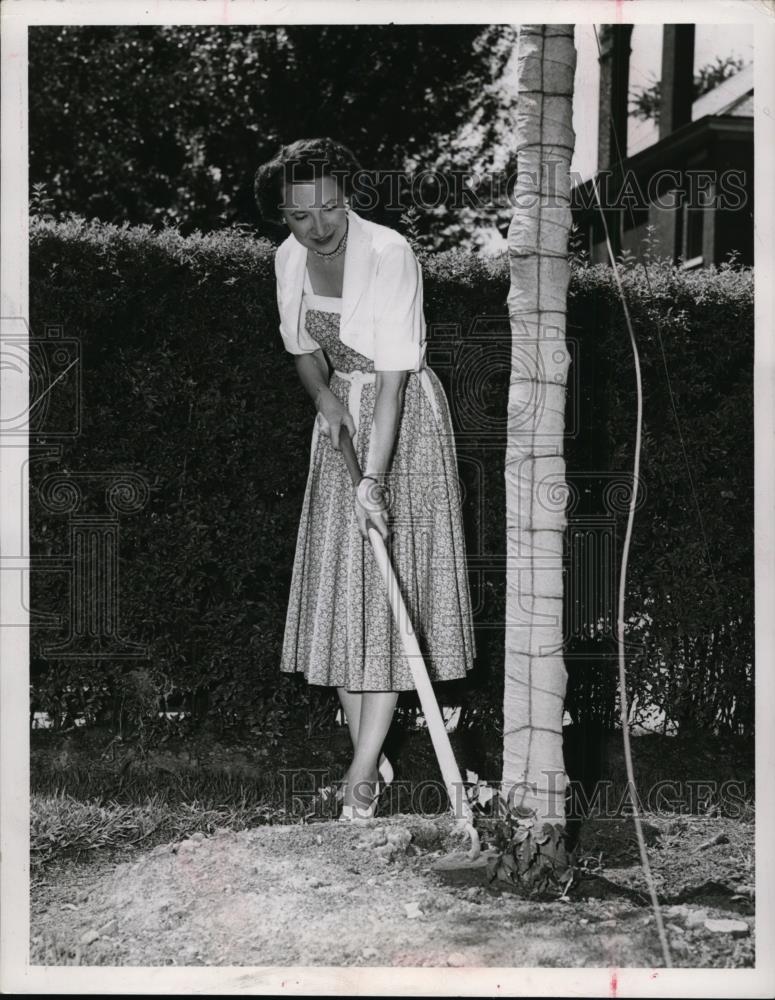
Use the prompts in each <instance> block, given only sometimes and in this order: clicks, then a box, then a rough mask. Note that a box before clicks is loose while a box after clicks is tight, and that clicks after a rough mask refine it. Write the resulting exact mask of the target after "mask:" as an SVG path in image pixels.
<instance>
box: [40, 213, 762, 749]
mask: <svg viewBox="0 0 775 1000" xmlns="http://www.w3.org/2000/svg"><path fill="white" fill-rule="evenodd" d="M273 253H274V247H273V245H272V244H270V243H269V242H268V241H265V240H262V239H255V238H254V237H253V236H252V235H251V234H249V233H246V232H244V231H242V230H240V229H230V230H226V231H223V232H221V233H217V234H210V235H207V236H202V235H201V234H198V233H197V234H194V235H192V236H188V237H183V236H181V235H180V234H179V233H178V232H177V231H176V230H174V229H166V230H163V231H161V232H154V231H152V230H151V228H150V227H142V226H141V227H134V228H132V227H129V226H124V227H116V226H113V225H109V224H104V223H100V222H97V221H92V222H87V221H85V220H83V219H81V218H78V217H70V218H68V219H65V220H60V221H55V220H53V219H50V218H34V219H33V220H32V222H31V262H30V300H31V310H32V317H31V320H32V330H33V341H34V344H35V345H36V346H35V350H36V351H39V352H41V354H40V356H41V357H43V356H44V355H45V358H49V357H50V355H51V350H52V347H51V344H52V343H53V341H54V339H55V338H56V337H58V336H59V337H61V338H64V339H65V340H68V339H69V340H72V341H73V342H74V343H75V345H77V349H78V350H79V351H80V362H79V364H78V365H76V366H75V369H74V370H73V374H72V375H70V376H68V377H65V378H63V379H62V380H61V381H60V383H59V384H58V385H57V386H56V387H55V389H56V391H55V392H52V393H50V394H49V400H48V403H47V407H48V408H47V410H46V411H45V413H43V414H41V415H38V414H36V416H35V419H36V420H37V421H38V422H37V423H36V425H35V433H34V435H32V438H31V446H35V447H33V458H34V460H33V462H32V465H31V470H30V505H31V515H30V523H31V541H32V553H33V557H35V556H39V557H41V559H40V562H39V563H36V564H35V565H36V566H37V567H38V571H37V572H35V573H34V574H33V581H32V600H33V607H34V608H35V609H36V612H40V615H41V617H39V618H38V619H37V620H36V621H35V623H34V625H33V630H32V640H33V660H32V708H33V709H34V710H38V711H46V712H49V713H51V715H52V717H53V719H54V721H55V724H56V725H68V724H72V722H73V720H74V719H75V718H76V717H77V716H82V717H84V718H85V719H86V721H87V722H88V723H100V722H104V723H109V724H111V725H113V726H114V728H116V729H117V731H120V732H129V731H137V729H138V728H139V727H142V726H143V725H148V724H150V721H151V719H152V718H154V717H155V716H157V714H158V711H157V710H158V707H159V704H160V703H161V704H166V705H167V707H168V708H171V709H172V708H176V707H183V708H185V709H186V710H187V711H190V712H192V713H193V717H194V718H197V719H200V720H206V721H207V720H217V721H218V722H219V723H220V724H221V725H231V724H239V725H240V726H241V727H243V728H244V727H246V728H248V729H249V730H251V731H253V732H255V733H259V734H262V733H263V734H264V735H265V736H270V735H272V736H273V738H277V735H278V734H279V733H281V732H283V731H284V730H285V729H286V728H287V727H289V726H292V725H301V724H305V723H306V724H308V725H310V724H311V720H313V719H315V718H318V717H321V718H322V717H325V716H326V713H329V714H330V712H331V711H332V709H333V707H334V705H335V702H334V699H333V698H332V697H329V695H330V692H325V691H323V692H321V691H310V690H309V689H308V688H307V686H306V685H305V684H304V683H303V680H302V679H301V677H288V676H285V675H281V674H280V673H279V671H278V660H279V650H280V645H281V642H282V631H283V626H284V621H285V603H286V600H287V593H288V587H289V583H290V569H291V565H292V557H293V549H294V545H295V538H296V529H297V525H298V517H299V513H300V509H301V501H302V496H303V490H304V483H305V478H306V472H307V467H308V461H309V435H310V431H311V423H312V419H313V415H314V414H313V410H312V405H311V403H310V401H309V400H308V398H307V397H306V395H305V393H304V390H303V389H302V387H301V386H300V384H299V383H298V379H297V377H296V374H295V369H294V366H293V363H292V361H291V359H290V356H289V355H287V354H286V353H285V352H284V351H283V349H282V345H281V341H280V336H279V333H278V330H277V322H278V320H277V312H276V304H275V297H274V275H273V265H272V260H273ZM420 255H421V262H422V265H423V271H424V278H425V311H426V318H427V320H428V325H429V349H428V357H429V362H430V364H431V366H432V367H434V369H435V370H436V371H437V372H438V374H439V376H440V377H441V379H442V381H443V382H444V384H445V388H446V389H447V392H448V395H449V398H450V403H451V407H452V412H453V419H454V423H455V428H456V434H457V448H458V458H459V465H460V474H461V481H462V483H463V486H464V516H465V522H466V531H467V540H468V551H469V557H470V560H471V581H472V588H473V596H474V602H475V606H476V629H477V652H478V656H477V666H476V670H475V671H474V676H473V677H472V678H471V680H470V681H469V682H467V683H455V684H447V685H440V693H441V695H442V698H443V699H444V700H445V701H447V702H448V703H450V704H461V703H462V704H463V705H464V713H463V718H462V720H461V721H462V724H463V725H465V726H479V725H484V724H487V725H491V726H493V727H495V731H496V732H497V731H498V730H499V727H500V725H501V703H502V678H503V618H504V568H505V561H504V557H503V553H504V552H505V540H504V504H505V495H504V482H503V458H504V447H505V429H506V427H505V409H506V398H507V391H508V380H509V365H510V351H511V342H510V331H509V325H508V321H507V318H506V316H505V298H506V293H507V288H508V265H507V259H506V257H505V255H502V256H500V257H494V258H485V257H479V256H477V255H474V254H470V253H464V252H458V251H447V252H445V253H440V254H427V253H422V252H420ZM622 264H623V281H624V286H625V290H626V295H627V298H628V303H629V308H630V312H631V315H632V317H633V321H634V324H635V330H636V335H637V338H638V347H639V351H640V358H641V365H642V367H643V379H644V393H645V411H644V437H643V455H642V479H643V483H644V485H645V499H644V503H643V506H642V507H641V508H639V510H638V513H637V516H636V523H635V533H634V539H633V548H632V553H631V557H630V564H629V572H628V582H629V586H628V612H629V613H630V614H631V618H630V621H629V623H628V642H629V646H628V657H629V660H630V674H631V687H632V692H631V693H632V695H633V696H637V701H636V708H637V709H638V710H639V711H641V712H651V711H652V710H655V711H656V712H657V713H659V712H662V713H665V722H666V724H675V725H677V726H679V727H680V728H682V729H684V730H686V729H691V728H692V727H693V726H700V727H705V728H707V727H711V728H714V729H717V730H719V731H725V732H743V733H745V732H749V731H750V729H751V727H752V725H753V705H752V702H753V676H752V670H753V534H752V527H753V497H752V485H753V457H752V456H753V450H752V448H753V441H752V438H753V434H752V356H753V350H752V341H753V278H752V274H751V272H750V271H746V270H739V269H737V268H735V267H733V266H729V265H723V266H722V267H721V268H707V269H704V270H701V271H695V272H684V271H682V270H680V269H679V268H677V267H674V266H672V265H671V264H668V263H667V262H665V261H660V260H655V259H651V260H650V261H649V265H648V273H647V274H646V273H645V272H644V271H643V269H642V267H641V266H640V265H635V264H632V263H628V262H627V261H626V260H623V261H622ZM568 340H569V342H570V345H571V349H572V350H573V352H574V354H573V363H572V365H571V374H570V381H569V392H568V436H567V442H566V449H565V453H566V458H567V463H568V473H567V478H568V481H569V483H570V484H571V485H572V486H573V487H574V488H575V489H576V491H577V493H578V497H579V500H578V503H577V504H576V506H575V507H574V508H573V509H572V510H571V511H570V512H569V536H568V537H569V552H570V550H571V548H572V540H571V535H572V532H573V531H574V530H577V529H578V530H581V533H582V535H583V528H584V525H587V524H589V523H593V522H595V518H597V519H598V520H599V519H600V517H601V516H602V517H603V520H604V522H605V524H607V525H608V526H609V528H611V530H614V531H615V533H614V535H613V539H614V540H613V543H612V544H613V547H614V554H615V557H616V565H617V566H618V558H619V556H620V544H621V539H622V538H623V535H624V521H625V517H626V505H625V504H622V503H621V498H619V500H618V502H616V503H614V510H613V513H612V512H611V510H610V507H611V503H610V495H609V494H607V493H606V489H607V488H608V487H609V486H610V484H611V482H612V480H611V476H612V475H616V473H617V472H618V473H619V479H620V480H622V479H623V480H624V481H626V480H627V476H628V474H629V470H630V469H631V465H632V449H633V438H634V430H635V397H634V386H635V383H634V372H633V360H632V354H631V350H630V346H629V337H628V334H627V329H626V326H625V325H624V318H623V312H622V308H621V305H620V302H619V295H618V291H617V288H616V285H615V283H614V280H613V276H612V273H611V270H610V269H609V268H607V267H605V266H602V265H595V266H592V265H590V264H589V263H588V261H586V260H585V259H583V258H574V261H573V272H572V282H571V288H570V293H569V315H568ZM663 350H664V354H663ZM41 364H42V365H43V367H44V368H45V365H46V364H48V365H49V366H50V365H51V362H50V360H48V361H43V362H41ZM665 366H667V370H668V371H669V376H670V387H669V388H668V383H667V380H666V374H665V373H666V367H665ZM79 369H80V382H78V381H77V380H76V379H75V377H74V375H75V371H77V370H79ZM674 411H675V413H676V414H677V422H676V417H675V416H674ZM74 414H76V415H77V414H80V418H81V423H80V427H77V432H76V433H74V434H71V435H70V436H67V431H66V429H67V428H68V427H71V426H75V425H74V421H75V419H76V418H75V416H74ZM60 429H65V433H64V436H62V435H61V434H60V432H59V431H60ZM36 449H37V451H36ZM687 459H688V463H689V470H687V465H686V461H687ZM86 473H89V474H92V473H99V474H100V476H98V477H96V478H95V477H92V479H86V478H84V475H85V474H86ZM63 474H64V475H65V478H67V475H69V476H70V477H71V479H72V478H73V477H75V481H76V482H77V484H78V489H80V490H81V491H82V493H83V494H84V498H85V499H84V505H83V506H82V508H81V509H79V511H78V514H79V515H80V514H82V513H83V512H84V511H85V510H87V509H89V510H92V511H93V512H95V513H96V515H97V516H98V517H101V516H104V515H105V514H106V512H107V508H106V505H105V483H106V482H108V481H112V480H115V481H118V480H120V479H121V477H122V476H124V477H126V476H128V475H133V476H135V477H137V478H136V479H135V480H134V482H136V483H140V484H141V494H142V496H141V500H140V501H138V503H139V505H140V507H139V509H138V510H136V511H134V512H129V513H125V514H119V516H118V517H117V522H116V526H115V530H116V532H117V546H118V556H119V569H120V576H119V584H118V602H119V603H118V634H119V636H120V637H121V639H123V640H125V641H126V642H130V643H136V644H139V650H140V652H141V653H142V655H141V656H139V657H130V656H123V657H122V656H116V655H114V654H115V650H111V649H108V650H107V652H106V653H105V655H104V656H102V657H101V658H95V657H94V656H92V657H77V656H76V657H74V658H62V657H58V656H57V653H56V650H53V651H52V649H51V647H52V646H55V645H56V644H57V643H59V642H61V641H64V639H65V638H66V637H67V635H68V631H69V629H70V627H71V626H70V617H71V612H70V608H71V607H72V606H73V603H72V602H73V600H74V598H73V597H72V595H71V591H70V585H69V584H68V582H67V574H66V573H63V572H62V567H61V566H60V568H59V569H58V570H57V571H56V572H55V571H52V568H51V566H50V564H47V563H46V559H49V560H50V559H52V558H55V557H57V556H58V557H60V562H62V558H61V557H63V556H66V555H67V554H68V553H69V551H70V545H71V541H70V535H69V532H70V530H71V526H72V523H73V517H72V516H71V514H68V513H67V511H66V510H65V514H67V516H65V514H63V513H61V511H62V510H64V508H62V507H57V506H56V503H55V502H54V501H52V496H53V495H54V494H53V486H52V480H47V477H49V476H54V475H59V476H61V475H63ZM692 484H693V488H694V494H693V493H692V489H691V485H692ZM143 490H145V493H144V494H143ZM130 492H131V490H130ZM87 494H88V496H87ZM695 495H696V499H695ZM606 497H608V499H607V500H606V499H605V498H606ZM601 498H602V499H601ZM90 505H91V506H90ZM606 517H607V520H606ZM601 523H602V522H601ZM64 562H65V563H67V558H65V559H64ZM571 565H572V563H570V562H569V566H571ZM711 567H712V572H711ZM569 580H570V577H569ZM609 583H610V572H609ZM567 592H568V595H569V598H568V600H569V603H570V602H577V603H578V604H579V606H582V605H583V607H584V612H583V614H582V618H583V617H584V616H585V615H586V618H587V619H589V615H590V613H591V611H590V609H592V608H593V603H592V602H593V599H594V594H595V593H599V592H600V586H599V585H598V584H595V585H594V586H592V587H591V588H590V587H587V588H586V590H584V588H582V590H579V589H578V587H576V586H575V584H574V585H573V586H572V587H571V586H570V585H569V587H568V588H567ZM87 603H88V602H87ZM608 605H609V609H610V607H613V606H614V596H611V597H610V599H609V600H608ZM52 615H54V616H59V619H58V620H59V626H58V627H55V625H53V624H52V622H56V621H57V619H56V617H55V618H53V619H52V618H51V617H48V616H52ZM42 616H46V617H42ZM570 617H571V618H572V615H571V616H570ZM598 625H599V626H602V627H598V628H592V629H591V630H590V629H587V630H586V631H584V630H577V633H576V634H575V635H571V636H569V639H568V663H569V671H570V685H569V692H568V703H567V704H568V710H569V711H570V713H571V715H572V717H573V718H574V720H578V719H584V718H586V719H588V718H593V717H594V718H596V719H598V720H599V721H600V722H601V724H604V725H610V722H611V718H612V713H613V709H614V707H615V703H614V700H613V691H614V689H613V684H614V679H615V675H614V670H615V661H614V659H613V656H612V651H613V646H612V639H611V634H612V633H611V629H612V628H613V627H614V625H615V623H612V622H611V620H610V617H609V619H608V620H607V621H606V620H602V621H601V622H599V623H598ZM402 697H403V696H402ZM165 698H166V702H165ZM181 698H182V699H183V701H182V702H181V701H180V699H181ZM160 699H161V702H160Z"/></svg>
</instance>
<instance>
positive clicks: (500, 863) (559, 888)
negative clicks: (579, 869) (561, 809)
mask: <svg viewBox="0 0 775 1000" xmlns="http://www.w3.org/2000/svg"><path fill="white" fill-rule="evenodd" d="M493 843H494V846H495V848H496V850H497V852H498V853H497V854H496V855H495V856H494V857H492V858H491V859H490V860H489V861H488V863H487V874H488V876H489V881H490V882H492V881H494V880H495V879H500V880H501V881H503V882H509V883H511V884H512V885H514V886H516V887H517V888H518V889H519V890H520V891H521V892H522V893H523V894H524V895H525V896H527V897H529V898H531V899H534V898H537V897H550V898H557V897H558V896H564V895H565V893H566V892H567V890H568V888H569V887H570V884H571V882H572V881H573V877H574V860H573V853H572V852H571V851H569V850H568V846H567V834H566V831H565V826H564V824H562V823H548V822H544V823H539V822H537V819H536V815H535V812H534V811H532V810H529V809H524V808H522V807H521V806H511V807H510V808H508V809H507V811H506V813H505V815H504V816H502V817H499V818H498V819H497V820H496V822H495V824H494V827H493Z"/></svg>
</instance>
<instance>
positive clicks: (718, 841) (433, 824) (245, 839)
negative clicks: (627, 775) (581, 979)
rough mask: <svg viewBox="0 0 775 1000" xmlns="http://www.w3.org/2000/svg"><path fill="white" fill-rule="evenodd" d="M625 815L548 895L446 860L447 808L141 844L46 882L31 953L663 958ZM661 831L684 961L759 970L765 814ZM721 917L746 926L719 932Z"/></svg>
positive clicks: (658, 853) (674, 944)
mask: <svg viewBox="0 0 775 1000" xmlns="http://www.w3.org/2000/svg"><path fill="white" fill-rule="evenodd" d="M613 822H615V821H611V820H607V821H600V822H599V823H598V825H597V827H596V826H595V825H594V824H588V825H587V826H586V827H585V828H584V830H583V831H582V840H581V844H582V852H581V853H582V857H585V858H586V859H587V868H588V870H589V872H590V874H589V876H588V877H587V878H585V879H582V880H581V882H580V883H579V884H578V886H577V887H575V888H574V889H573V890H572V892H571V893H570V897H571V898H570V899H569V900H568V901H559V900H557V901H552V902H542V903H539V902H534V901H528V900H525V899H523V898H521V897H520V896H518V895H517V894H516V893H515V892H514V891H513V890H512V889H511V887H510V886H509V885H508V884H507V883H502V882H494V883H492V884H488V881H487V876H486V872H485V870H484V869H482V868H479V869H470V868H469V869H460V870H458V871H457V872H454V871H453V872H450V873H444V872H442V871H439V870H437V869H436V868H434V867H433V866H434V863H436V862H438V860H439V859H440V858H442V857H444V856H448V855H449V854H450V853H455V852H460V850H461V848H463V847H464V846H465V845H464V842H463V840H462V839H461V835H460V833H459V832H456V831H455V829H454V827H453V822H452V820H451V818H449V817H439V816H434V817H423V816H418V815H393V816H389V817H387V818H385V819H381V820H380V819H377V820H372V821H368V822H364V823H360V824H352V823H339V822H336V821H327V822H322V823H314V824H294V825H273V826H261V827H256V828H253V829H248V830H242V831H240V832H233V831H229V830H224V829H219V830H216V831H215V833H214V834H213V835H212V836H205V835H203V834H194V835H192V837H191V838H187V839H186V840H184V841H181V842H177V843H173V844H160V845H157V846H156V847H155V848H153V849H152V850H146V851H144V852H140V851H139V850H137V849H133V850H132V851H131V852H129V853H127V854H125V855H124V856H123V857H124V860H120V859H119V858H118V857H116V856H112V857H111V856H107V855H101V856H93V857H92V859H91V860H90V861H89V862H88V863H83V862H79V863H74V862H72V861H70V862H63V861H60V862H57V863H56V864H52V865H49V866H46V867H45V868H44V869H43V870H42V872H41V873H39V874H38V875H37V877H36V880H35V881H34V883H33V889H32V908H33V913H32V918H33V919H32V938H31V955H30V959H31V962H32V964H34V965H73V964H78V965H116V966H126V965H139V966H159V965H162V966H163V965H177V966H198V965H201V966H222V965H238V966H293V965H301V966H310V965H312V966H315V965H321V966H375V967H379V966H382V967H384V966H388V967H390V966H460V967H463V966H468V967H471V966H480V967H482V966H483V967H511V968H513V967H527V966H539V967H550V966H554V967H566V968H567V967H575V966H587V967H608V968H611V967H619V968H622V967H636V966H639V967H644V966H645V967H659V966H662V965H663V962H662V957H661V952H660V948H659V941H658V936H657V932H656V926H655V920H654V916H653V913H652V912H651V910H650V908H649V906H648V904H647V902H646V899H647V897H646V894H645V891H644V883H643V877H642V874H641V871H640V868H639V866H638V864H637V861H636V860H634V858H636V857H637V855H636V854H634V853H633V850H632V845H633V838H632V831H631V830H629V829H626V828H625V827H623V826H621V825H620V827H619V829H618V830H615V829H614V828H613V827H612V825H611V824H612V823H613ZM625 826H626V824H625ZM648 829H649V831H650V841H651V849H650V854H651V861H652V865H653V868H654V873H655V879H656V882H657V885H658V888H659V891H660V895H661V896H662V898H663V899H664V900H665V907H664V919H665V921H666V925H667V930H668V936H669V940H670V945H671V951H672V957H673V964H674V965H676V966H686V967H693V968H697V967H717V968H718V967H741V966H749V967H750V966H753V964H754V919H753V902H752V894H753V890H752V888H751V886H752V883H753V877H754V876H753V830H754V827H753V823H752V822H750V821H741V820H739V819H738V820H731V819H725V818H722V817H718V818H708V817H679V818H677V819H673V820H666V819H663V818H659V819H654V820H653V822H650V823H649V828H648ZM612 845H613V846H612ZM601 855H602V856H601ZM596 858H597V861H598V863H597V864H596V863H595V859H596ZM713 918H725V919H727V920H730V919H731V920H734V921H735V922H736V923H735V924H733V925H730V924H724V925H717V924H713V922H712V920H713ZM706 919H707V920H710V921H711V924H710V927H706V924H705V921H706Z"/></svg>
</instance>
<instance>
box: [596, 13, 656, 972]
mask: <svg viewBox="0 0 775 1000" xmlns="http://www.w3.org/2000/svg"><path fill="white" fill-rule="evenodd" d="M592 27H593V30H594V32H595V41H596V42H597V49H598V54H600V55H602V52H601V49H600V39H599V37H598V33H597V26H596V25H593V26H592ZM609 120H610V114H609ZM613 133H614V140H615V142H616V146H617V155H618V159H619V166H622V156H621V150H620V149H619V143H618V137H617V136H616V130H613ZM592 186H593V190H594V192H595V198H596V202H597V208H598V210H599V212H600V217H601V219H602V222H603V232H604V233H605V242H606V247H607V249H608V256H609V258H610V261H611V267H612V268H613V274H614V279H615V281H616V286H617V288H618V290H619V296H620V298H621V302H622V308H623V309H624V317H625V321H626V323H627V329H628V331H629V334H630V345H631V347H632V354H633V360H634V365H635V382H636V389H637V403H638V405H637V416H636V420H635V454H634V458H633V472H632V476H633V479H632V490H631V491H630V502H629V507H628V511H627V530H626V532H625V537H624V546H623V549H622V562H621V569H620V571H619V597H618V608H617V622H616V642H617V651H618V665H619V710H620V716H621V724H622V743H623V745H624V763H625V768H626V771H627V794H628V796H629V799H630V803H631V805H632V818H633V822H634V824H635V833H636V836H637V839H638V851H639V853H640V861H641V867H642V868H643V875H644V878H645V880H646V883H647V885H648V889H649V895H650V897H651V906H652V909H653V911H654V919H655V920H656V925H657V932H658V934H659V942H660V945H661V947H662V957H663V960H664V963H665V967H666V968H668V969H669V968H672V964H673V963H672V957H671V954H670V946H669V944H668V941H667V934H666V933H665V925H664V921H663V919H662V909H661V907H660V905H659V899H658V897H657V890H656V885H655V883H654V876H653V874H652V872H651V865H650V863H649V856H648V850H647V848H646V840H645V838H644V836H643V824H642V822H641V816H640V808H639V799H638V792H637V787H636V785H635V772H634V768H633V763H632V748H631V746H630V717H629V716H630V713H629V707H628V702H627V668H626V665H625V657H624V604H625V600H624V595H625V584H626V580H627V562H628V558H629V553H630V542H631V540H632V528H633V524H634V521H635V503H636V499H637V493H638V482H639V473H640V453H641V433H642V425H643V384H642V381H641V370H640V357H639V355H638V345H637V342H636V340H635V333H634V331H633V327H632V319H631V317H630V310H629V308H628V306H627V297H626V296H625V294H624V287H623V286H622V280H621V276H620V274H619V268H618V266H617V263H616V257H615V256H614V252H613V247H612V245H611V238H610V235H609V232H608V223H607V221H606V217H605V212H604V211H603V206H602V204H601V201H600V192H599V190H598V187H597V181H596V178H593V179H592ZM643 263H644V267H645V266H646V262H645V261H644V262H643ZM647 270H648V269H647Z"/></svg>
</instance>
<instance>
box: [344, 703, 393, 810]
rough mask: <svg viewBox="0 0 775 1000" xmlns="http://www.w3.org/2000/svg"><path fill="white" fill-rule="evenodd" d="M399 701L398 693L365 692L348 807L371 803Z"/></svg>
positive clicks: (349, 778)
mask: <svg viewBox="0 0 775 1000" xmlns="http://www.w3.org/2000/svg"><path fill="white" fill-rule="evenodd" d="M351 693H352V692H351ZM397 701H398V691H364V692H363V695H362V701H361V716H360V728H359V730H358V736H357V741H356V744H355V755H354V756H353V762H352V764H351V765H350V769H349V771H348V772H347V785H346V786H345V790H344V802H345V805H359V806H367V805H368V804H369V802H370V801H371V799H372V797H373V794H374V782H375V781H376V780H377V774H378V772H377V761H378V759H379V755H380V751H381V750H382V744H383V743H384V742H385V737H386V736H387V732H388V729H390V723H391V721H392V719H393V710H394V709H395V707H396V702H397Z"/></svg>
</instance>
